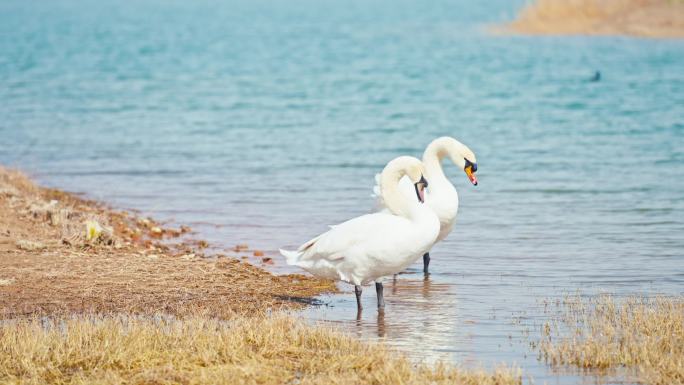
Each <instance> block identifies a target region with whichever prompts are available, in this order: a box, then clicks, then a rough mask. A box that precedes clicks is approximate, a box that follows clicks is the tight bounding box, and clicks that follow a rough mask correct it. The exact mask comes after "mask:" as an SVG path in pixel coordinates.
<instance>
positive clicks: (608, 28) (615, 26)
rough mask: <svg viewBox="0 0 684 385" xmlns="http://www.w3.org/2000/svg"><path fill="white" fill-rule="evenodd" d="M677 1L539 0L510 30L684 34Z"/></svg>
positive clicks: (683, 8) (681, 5) (682, 4)
mask: <svg viewBox="0 0 684 385" xmlns="http://www.w3.org/2000/svg"><path fill="white" fill-rule="evenodd" d="M683 15H684V2H682V1H680V0H677V1H673V0H536V1H535V2H533V3H531V4H530V5H528V6H527V7H525V8H524V9H523V10H522V11H521V12H520V14H519V15H518V18H517V19H516V20H515V21H513V22H512V23H510V24H509V25H508V29H509V30H511V31H513V32H517V33H526V34H542V35H545V34H551V35H567V34H590V35H634V36H646V37H683V36H684V17H682V16H683Z"/></svg>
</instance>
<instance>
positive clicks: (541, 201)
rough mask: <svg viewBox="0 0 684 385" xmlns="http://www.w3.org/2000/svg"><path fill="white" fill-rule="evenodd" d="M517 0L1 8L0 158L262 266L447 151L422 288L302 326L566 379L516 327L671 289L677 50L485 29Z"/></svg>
mask: <svg viewBox="0 0 684 385" xmlns="http://www.w3.org/2000/svg"><path fill="white" fill-rule="evenodd" d="M523 3H524V2H523V1H503V0H497V1H487V2H478V1H472V0H470V1H465V0H436V1H430V2H423V1H418V0H402V1H390V0H370V1H359V0H349V1H331V0H315V1H314V0H288V1H284V0H270V1H262V0H257V1H227V2H220V1H192V2H183V1H157V0H143V1H135V2H133V1H129V2H121V1H111V0H104V1H88V0H82V1H70V0H56V1H20V0H5V1H2V2H0V163H2V164H4V165H9V166H12V167H18V168H21V169H23V170H24V171H26V172H28V173H29V174H30V175H32V176H34V177H35V178H37V179H38V180H39V181H40V182H41V183H43V184H46V185H50V186H56V187H59V188H63V189H66V190H70V191H77V192H83V193H85V194H86V195H87V196H89V197H91V198H95V199H100V200H103V201H106V202H109V203H111V204H113V205H115V206H117V207H122V208H133V209H139V210H141V211H142V212H143V213H145V214H149V215H152V216H154V217H155V218H160V219H164V220H169V221H173V222H175V223H178V224H189V225H191V226H192V227H193V228H194V229H195V230H197V231H198V232H199V236H201V237H202V238H205V239H208V240H209V241H210V242H211V243H213V244H215V245H218V247H219V248H231V247H232V246H233V245H234V244H236V243H248V244H249V245H250V247H252V248H254V249H262V250H265V251H266V253H267V255H269V256H272V257H274V258H275V260H276V265H275V266H274V267H273V268H274V269H276V270H278V269H284V268H283V266H282V265H283V261H282V260H281V259H280V257H278V256H277V252H276V250H277V248H279V247H283V246H286V247H294V246H296V245H298V244H299V243H301V242H303V241H305V240H307V239H309V238H310V237H312V236H314V235H316V234H318V233H319V232H322V231H324V230H325V229H326V228H327V225H329V224H334V223H338V222H340V221H343V220H345V219H348V218H350V217H352V216H355V215H359V214H362V213H366V212H368V211H369V210H370V209H371V207H372V206H373V200H372V199H371V197H370V194H371V192H372V185H373V183H374V180H373V177H374V174H375V173H377V172H379V171H380V170H381V169H382V167H383V166H384V164H385V163H386V162H387V161H389V160H390V159H392V158H393V157H395V156H398V155H405V154H408V155H414V156H420V154H422V151H423V149H424V148H425V146H426V145H427V144H428V143H429V142H430V140H432V139H433V138H435V137H438V136H441V135H451V136H454V137H456V138H458V139H459V140H461V141H462V142H464V143H466V144H467V145H469V146H470V147H471V148H472V149H473V150H474V151H475V153H476V154H477V158H478V170H479V172H478V174H479V179H480V185H479V186H477V187H473V186H470V185H469V183H468V181H467V179H466V178H465V176H464V175H463V173H462V172H461V171H460V170H458V169H456V168H455V167H453V166H451V165H449V164H445V167H446V171H447V174H448V175H449V176H450V177H451V179H452V180H453V181H454V183H455V185H456V186H457V188H458V189H459V194H460V201H461V206H460V211H459V217H458V223H457V225H456V227H455V230H454V232H453V233H452V235H451V236H450V237H449V238H448V239H447V240H446V241H445V242H443V243H442V244H440V245H438V246H437V247H436V248H435V249H434V250H433V253H432V255H433V262H432V264H431V268H432V275H431V276H430V277H429V278H427V279H424V278H423V275H422V273H419V270H420V266H419V264H416V266H415V268H413V269H411V270H409V274H404V275H400V276H399V277H398V278H397V281H396V282H392V281H391V280H390V281H389V282H388V286H387V287H388V289H387V290H386V297H387V301H388V305H387V310H386V312H385V314H384V315H378V314H377V313H376V312H375V311H372V310H367V311H366V312H364V313H363V314H362V316H361V318H360V319H358V320H357V319H356V313H355V303H354V296H353V295H352V294H350V293H349V288H348V287H347V286H344V287H343V289H345V290H347V293H345V294H343V295H336V296H330V297H324V298H322V300H323V302H324V303H325V305H324V306H321V307H317V308H314V309H312V310H309V311H307V312H306V313H305V315H306V316H308V317H310V318H311V319H314V320H324V321H326V322H335V323H336V324H339V325H340V326H341V327H342V328H343V329H345V330H348V331H350V332H351V333H354V334H357V335H359V336H360V337H362V338H365V339H371V340H378V339H379V340H381V341H384V342H386V343H387V344H389V345H391V346H393V347H396V348H398V349H399V350H402V351H404V352H406V353H408V354H409V355H410V356H411V357H413V358H415V359H417V360H428V361H430V360H434V359H446V360H451V361H454V362H456V363H458V364H462V365H466V366H469V365H472V366H478V365H485V366H492V365H495V364H496V363H499V362H506V363H513V362H516V363H517V364H518V365H521V366H522V367H523V369H524V370H525V373H526V378H527V376H529V377H532V378H534V381H535V382H536V383H543V381H547V382H548V383H576V382H577V381H578V378H577V377H576V373H570V374H568V373H563V372H556V371H552V370H551V369H549V368H547V367H546V366H545V365H544V364H543V363H542V362H539V361H537V359H536V354H535V353H534V352H533V351H531V350H530V349H529V348H528V346H527V343H526V341H525V340H524V338H522V337H521V338H519V339H518V338H517V337H519V336H520V334H521V333H520V329H521V327H520V325H517V324H516V322H515V321H512V320H521V319H522V320H523V321H524V322H523V323H526V324H527V325H528V326H529V327H531V328H532V329H534V327H535V325H537V324H539V322H542V321H543V319H544V315H543V314H542V312H541V311H540V306H541V305H540V301H543V299H545V298H549V297H551V298H557V297H560V296H562V295H563V294H564V293H567V292H574V291H576V290H578V289H580V290H582V291H583V292H584V293H588V294H591V293H597V292H602V291H605V292H609V293H615V294H617V295H629V294H647V295H654V294H657V293H664V294H676V293H682V291H683V289H682V288H683V287H684V165H683V164H684V41H682V40H654V39H641V38H631V37H525V36H507V35H501V34H493V33H490V26H491V25H495V24H497V23H500V22H503V21H505V20H510V19H511V18H512V17H513V15H514V14H515V12H516V11H517V9H519V8H520V7H521V6H522V5H523ZM595 71H600V72H601V74H602V79H601V81H599V82H590V81H589V79H590V78H591V77H592V76H593V75H594V73H595ZM255 262H258V260H257V261H255ZM283 271H285V270H283ZM366 292H367V293H366V294H365V295H364V301H365V302H366V303H367V304H368V305H367V307H368V308H370V309H372V308H373V303H374V293H372V292H373V290H366ZM530 325H531V326H530ZM526 381H527V380H526Z"/></svg>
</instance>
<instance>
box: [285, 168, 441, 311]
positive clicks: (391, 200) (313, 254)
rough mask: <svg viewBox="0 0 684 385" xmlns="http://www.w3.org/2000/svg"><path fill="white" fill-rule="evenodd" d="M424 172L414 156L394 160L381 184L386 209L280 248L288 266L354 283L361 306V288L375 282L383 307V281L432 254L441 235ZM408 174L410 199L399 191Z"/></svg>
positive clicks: (384, 174)
mask: <svg viewBox="0 0 684 385" xmlns="http://www.w3.org/2000/svg"><path fill="white" fill-rule="evenodd" d="M424 174H425V169H424V167H423V163H422V162H421V161H420V160H418V159H416V158H414V157H410V156H400V157H398V158H396V159H394V160H392V161H390V162H389V163H388V164H387V166H385V168H384V170H383V171H382V174H381V175H380V183H379V185H380V186H379V193H380V195H381V196H382V198H383V201H384V202H385V206H386V208H387V210H385V211H383V212H377V213H373V214H366V215H362V216H360V217H356V218H353V219H350V220H348V221H346V222H344V223H341V224H339V225H336V226H333V227H331V229H330V230H328V231H327V232H325V233H323V234H321V235H319V236H317V237H315V238H313V239H312V240H310V241H308V242H306V243H304V244H303V245H301V246H300V247H299V248H298V249H297V250H296V251H287V250H282V249H281V250H280V253H281V254H282V255H283V256H285V258H286V259H287V264H288V265H294V266H299V267H301V268H303V269H304V270H306V271H308V272H310V273H311V274H313V275H315V276H317V277H321V278H328V279H335V280H340V281H345V282H348V283H351V284H352V285H354V286H355V287H354V289H355V292H356V303H357V306H358V309H359V310H361V286H362V285H366V284H368V283H370V282H372V281H375V289H376V291H377V295H378V308H382V307H384V306H385V301H384V297H383V287H382V283H381V282H379V279H380V278H381V277H384V276H388V275H392V274H396V273H398V272H400V271H402V270H404V269H405V268H406V267H408V266H409V265H410V264H412V263H413V262H414V261H415V260H416V259H418V258H420V256H421V255H423V254H424V253H425V252H427V251H428V250H429V249H430V247H432V245H433V244H434V242H435V240H436V239H437V236H438V235H439V219H438V218H437V216H436V215H435V214H434V212H433V211H432V210H431V209H430V208H428V207H427V206H425V205H423V202H424V194H425V188H426V187H427V185H428V182H427V181H426V180H425V177H424ZM403 177H406V179H407V180H408V181H409V182H410V183H411V184H412V186H413V187H412V188H413V191H414V192H413V194H415V195H412V196H411V197H407V196H405V195H404V194H402V192H401V191H400V190H399V180H400V179H402V178H403ZM416 197H417V198H418V199H416Z"/></svg>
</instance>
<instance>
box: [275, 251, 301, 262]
mask: <svg viewBox="0 0 684 385" xmlns="http://www.w3.org/2000/svg"><path fill="white" fill-rule="evenodd" d="M279 251H280V254H281V255H282V256H283V257H285V261H286V262H287V264H288V265H290V266H296V265H297V263H298V262H299V258H300V257H301V256H302V254H303V253H302V252H301V251H290V250H284V249H280V250H279Z"/></svg>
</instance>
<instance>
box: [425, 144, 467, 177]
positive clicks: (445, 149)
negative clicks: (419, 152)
mask: <svg viewBox="0 0 684 385" xmlns="http://www.w3.org/2000/svg"><path fill="white" fill-rule="evenodd" d="M431 149H432V151H434V152H436V155H437V157H438V159H442V158H443V157H445V156H448V157H449V159H451V161H452V162H453V163H454V164H455V165H456V166H457V167H459V168H460V169H462V170H463V172H465V174H466V176H467V177H468V179H469V180H470V183H472V184H473V185H475V186H477V176H475V172H477V159H476V158H475V153H473V151H472V150H471V149H470V148H468V146H466V145H465V144H463V143H461V142H459V141H458V140H456V139H454V138H452V137H450V136H443V137H441V138H437V139H435V140H433V141H432V143H430V145H429V146H428V150H431ZM428 150H426V152H427V151H428Z"/></svg>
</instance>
